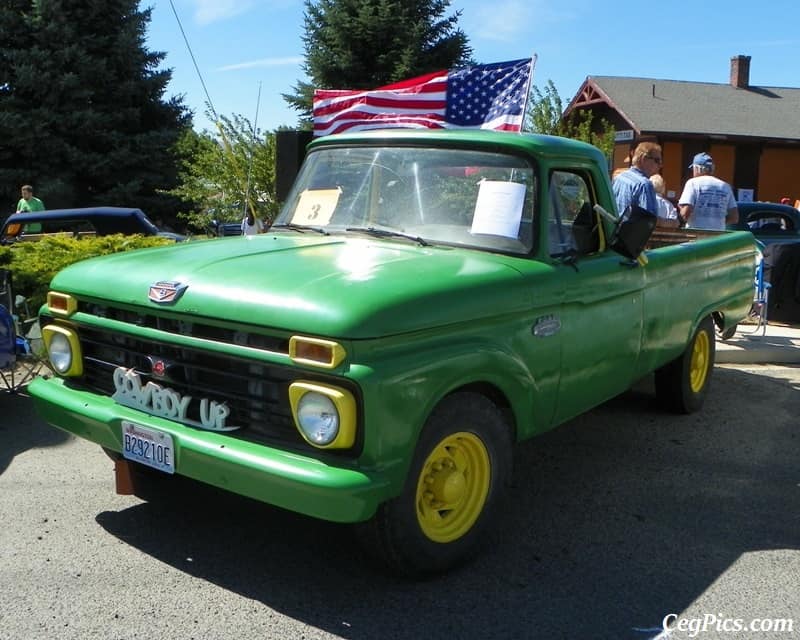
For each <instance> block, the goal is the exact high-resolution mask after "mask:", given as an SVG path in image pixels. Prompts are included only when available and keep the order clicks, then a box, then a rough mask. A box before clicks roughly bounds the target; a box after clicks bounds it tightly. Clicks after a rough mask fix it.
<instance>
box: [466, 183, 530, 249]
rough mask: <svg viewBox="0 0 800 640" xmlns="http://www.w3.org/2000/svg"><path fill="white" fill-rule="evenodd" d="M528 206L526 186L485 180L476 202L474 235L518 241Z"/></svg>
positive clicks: (473, 223)
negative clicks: (523, 208)
mask: <svg viewBox="0 0 800 640" xmlns="http://www.w3.org/2000/svg"><path fill="white" fill-rule="evenodd" d="M524 203H525V185H524V184H519V183H518V182H500V181H497V180H484V181H483V182H481V186H480V189H479V191H478V200H477V202H476V203H475V217H473V218H472V229H471V231H472V233H484V234H488V235H493V236H503V237H505V238H516V237H517V236H518V235H519V225H520V222H521V221H522V207H523V205H524Z"/></svg>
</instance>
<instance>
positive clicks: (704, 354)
mask: <svg viewBox="0 0 800 640" xmlns="http://www.w3.org/2000/svg"><path fill="white" fill-rule="evenodd" d="M712 335H713V334H712ZM711 340H712V338H711V337H710V336H709V335H708V333H707V332H705V331H700V332H698V333H697V335H696V336H695V339H694V342H693V344H692V355H691V360H690V363H689V387H690V388H691V390H692V393H699V392H700V391H702V390H703V388H704V387H705V386H706V378H708V370H709V366H708V363H709V359H710V355H711V346H710V345H711Z"/></svg>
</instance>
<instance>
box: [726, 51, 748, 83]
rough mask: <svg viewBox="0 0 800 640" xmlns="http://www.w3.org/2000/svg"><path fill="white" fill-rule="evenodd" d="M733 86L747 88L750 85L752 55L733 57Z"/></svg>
mask: <svg viewBox="0 0 800 640" xmlns="http://www.w3.org/2000/svg"><path fill="white" fill-rule="evenodd" d="M731 86H734V87H736V88H737V89H746V88H747V87H749V86H750V56H733V57H732V58H731Z"/></svg>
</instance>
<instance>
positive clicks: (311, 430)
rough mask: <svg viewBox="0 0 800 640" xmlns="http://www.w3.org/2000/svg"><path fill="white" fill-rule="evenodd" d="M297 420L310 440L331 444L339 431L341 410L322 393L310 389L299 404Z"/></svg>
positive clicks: (315, 442) (319, 443)
mask: <svg viewBox="0 0 800 640" xmlns="http://www.w3.org/2000/svg"><path fill="white" fill-rule="evenodd" d="M297 421H298V423H299V425H300V428H301V429H302V430H303V433H304V434H305V436H306V438H308V440H309V442H312V443H313V444H316V445H322V446H324V445H326V444H330V443H331V442H333V441H334V440H335V439H336V435H337V434H338V433H339V412H338V411H337V410H336V405H335V404H333V401H332V400H331V399H330V398H329V397H328V396H325V395H323V394H321V393H317V392H316V391H309V392H308V393H306V394H305V395H303V397H302V398H300V401H299V402H298V404H297Z"/></svg>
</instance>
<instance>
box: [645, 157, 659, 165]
mask: <svg viewBox="0 0 800 640" xmlns="http://www.w3.org/2000/svg"><path fill="white" fill-rule="evenodd" d="M645 158H649V159H650V160H652V161H653V162H657V163H658V164H662V159H661V158H655V157H653V156H645Z"/></svg>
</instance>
